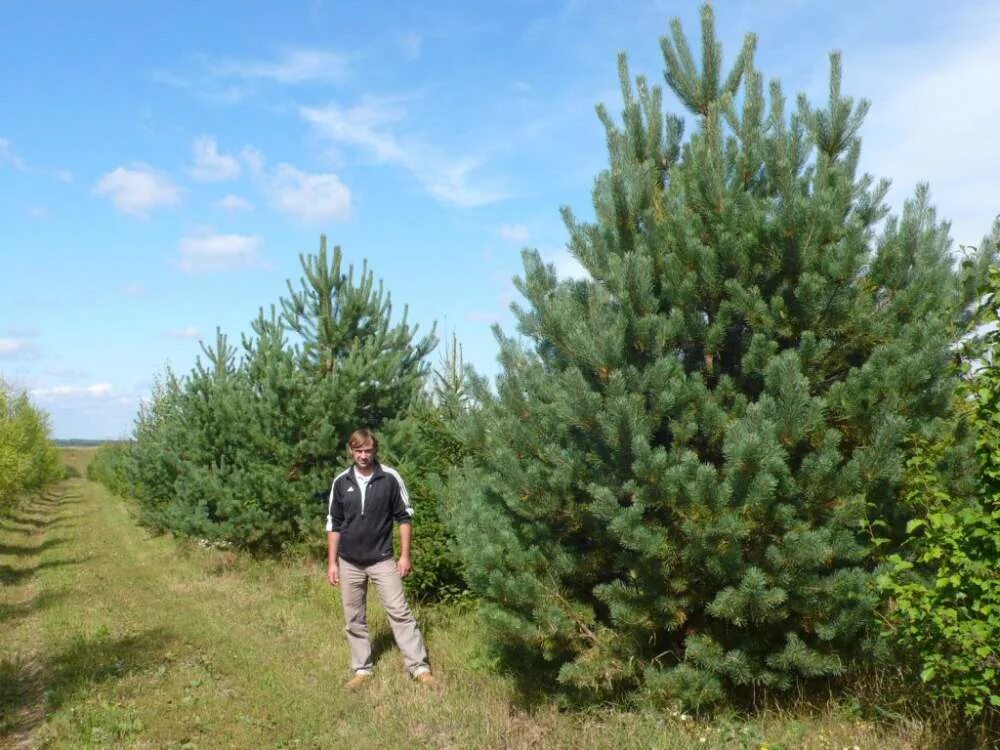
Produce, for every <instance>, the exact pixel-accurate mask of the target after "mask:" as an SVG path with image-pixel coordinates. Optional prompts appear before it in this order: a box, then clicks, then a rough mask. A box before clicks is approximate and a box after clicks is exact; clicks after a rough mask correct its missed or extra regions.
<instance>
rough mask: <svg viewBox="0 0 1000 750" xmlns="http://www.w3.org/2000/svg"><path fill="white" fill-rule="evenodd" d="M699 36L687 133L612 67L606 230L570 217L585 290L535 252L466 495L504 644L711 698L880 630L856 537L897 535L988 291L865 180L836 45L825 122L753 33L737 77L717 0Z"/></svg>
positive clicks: (471, 570) (650, 93)
mask: <svg viewBox="0 0 1000 750" xmlns="http://www.w3.org/2000/svg"><path fill="white" fill-rule="evenodd" d="M701 30H702V34H701V37H702V43H701V47H702V59H701V65H700V69H699V67H698V65H697V64H696V62H695V59H694V56H693V54H692V52H691V49H690V47H689V45H688V43H687V40H686V38H685V36H684V34H683V31H682V29H681V26H680V23H679V22H678V21H676V20H675V21H674V22H673V24H672V26H671V33H670V36H669V37H668V38H665V39H664V40H663V41H662V49H663V54H664V60H665V65H666V83H667V85H668V87H669V88H670V90H671V91H672V92H673V93H674V94H675V95H676V97H677V98H678V99H679V100H680V102H681V103H682V104H683V105H684V107H685V108H686V109H687V111H688V113H689V115H690V118H691V120H690V122H689V123H688V124H690V123H693V126H694V128H693V132H692V134H691V136H690V137H689V138H687V139H685V138H684V137H683V130H684V125H685V124H686V123H685V122H684V121H683V120H682V119H681V118H679V117H676V116H673V115H667V114H664V112H663V92H662V90H661V89H660V88H659V87H656V86H650V85H649V84H648V83H647V81H646V80H645V79H644V78H642V77H639V78H638V79H637V80H636V83H635V85H634V86H633V84H632V83H631V77H630V74H629V71H628V67H627V62H626V60H625V57H624V56H622V57H621V58H620V59H619V72H620V78H621V87H622V96H623V100H624V107H623V112H622V123H621V124H620V125H619V124H616V123H615V122H614V121H613V119H612V118H611V117H610V116H609V115H608V113H607V112H606V110H605V109H604V108H603V107H598V116H599V117H600V119H601V120H602V122H603V123H604V125H605V128H606V130H607V142H608V151H609V157H610V165H609V167H608V169H607V170H605V171H604V172H602V173H601V174H600V175H599V176H598V178H597V180H596V184H595V189H594V199H593V200H594V209H595V214H596V220H595V221H594V222H591V223H588V222H581V221H578V220H577V219H576V218H575V217H574V216H573V214H572V213H571V212H570V211H569V210H565V209H564V218H565V222H566V225H567V228H568V231H569V236H570V243H569V247H570V249H571V251H572V252H573V254H574V256H575V257H576V258H577V259H578V260H579V262H580V263H581V264H582V266H583V267H584V268H585V269H586V271H587V273H588V276H589V278H587V279H585V280H562V281H561V280H559V279H558V278H557V275H556V273H555V270H554V268H553V267H551V266H546V265H545V264H543V263H542V261H541V259H540V257H539V255H538V254H537V253H535V252H526V253H525V254H524V276H523V278H521V279H519V280H518V281H517V284H518V289H519V290H520V291H521V293H522V294H523V296H524V298H525V300H526V305H525V306H523V307H515V314H516V316H517V319H518V332H519V334H520V338H517V337H508V336H505V335H504V334H503V333H502V332H500V331H499V330H497V336H498V338H499V341H500V344H501V355H500V359H501V365H502V372H501V374H500V375H499V376H498V378H497V382H496V387H497V395H496V397H495V398H491V396H490V394H489V393H487V392H483V393H481V394H480V398H481V399H483V400H484V402H486V403H485V405H484V408H483V410H482V412H481V418H480V419H479V421H478V433H477V437H476V439H477V440H478V441H481V443H482V444H483V445H484V446H485V447H484V451H483V453H482V455H480V456H476V457H473V458H472V459H471V460H469V461H467V462H466V464H465V466H463V467H462V469H461V471H456V472H453V474H452V481H451V483H450V485H449V492H450V495H451V498H450V502H451V503H452V506H453V507H454V508H455V510H456V513H455V515H454V523H455V528H456V536H457V537H458V539H459V540H460V542H461V544H462V547H463V556H464V559H465V564H466V568H467V576H468V581H469V584H470V586H471V588H472V589H473V591H474V592H475V593H477V594H479V595H480V596H481V597H482V599H483V601H484V606H483V610H484V615H485V616H486V618H487V620H488V622H489V623H490V625H491V627H492V630H493V633H494V640H495V642H496V643H497V645H498V648H499V649H500V650H501V651H502V652H508V653H515V654H516V655H517V657H518V660H519V661H518V663H520V664H532V665H534V667H535V668H542V669H548V670H549V671H550V673H551V674H552V675H554V676H555V677H556V678H557V680H558V682H559V683H560V684H562V685H563V686H564V687H565V688H566V689H568V690H570V691H578V692H579V693H581V694H584V695H591V696H606V695H612V694H616V693H619V692H621V691H628V690H635V689H640V690H641V691H642V692H643V694H644V695H645V696H646V697H647V698H648V699H650V700H654V701H661V702H663V701H674V700H680V701H682V702H683V703H685V704H686V705H688V706H693V707H699V706H706V705H710V704H712V703H714V702H716V701H719V700H721V699H722V698H723V697H724V696H725V695H726V694H727V693H729V694H732V695H735V694H743V695H747V696H748V695H752V694H754V693H755V692H756V691H758V690H761V689H783V688H787V687H789V686H790V685H792V684H793V683H795V682H797V681H799V680H803V679H808V678H816V677H823V676H830V675H837V674H840V673H842V672H843V670H844V668H845V665H846V663H847V662H848V661H849V660H850V659H851V658H853V657H854V656H855V655H856V654H857V652H858V649H859V646H860V645H861V644H862V643H863V642H864V641H865V639H866V638H868V636H869V635H870V633H871V629H872V628H871V626H872V622H873V617H872V611H873V608H874V607H875V606H876V604H877V595H876V593H875V591H874V587H873V585H872V574H871V567H872V563H871V559H870V548H869V546H868V544H867V542H866V537H865V535H864V533H863V531H864V529H865V527H866V524H867V523H868V519H870V518H885V519H887V521H886V522H887V523H889V524H890V525H892V526H893V527H894V528H895V530H896V532H897V533H898V534H901V533H902V529H901V526H902V525H903V524H904V523H905V520H906V519H905V518H899V517H897V515H898V514H897V513H896V511H895V501H896V499H897V496H898V491H899V483H900V476H901V472H902V470H903V463H904V455H903V446H904V439H905V438H906V437H907V436H908V435H909V434H911V433H918V432H922V431H923V432H928V431H932V430H933V429H934V426H935V425H936V424H937V422H936V421H935V420H936V419H937V418H938V417H939V416H941V415H942V414H944V413H946V412H947V410H948V408H949V398H950V395H951V393H952V387H953V382H952V380H951V379H950V378H949V376H948V375H947V374H946V373H947V368H946V367H945V364H946V363H947V361H948V357H949V351H948V347H949V344H950V342H951V341H952V340H953V338H954V336H956V335H957V334H956V331H957V330H958V329H959V327H960V324H961V322H962V315H963V312H962V311H963V310H964V301H965V300H964V298H963V295H962V291H963V289H965V288H967V286H963V283H962V279H961V278H959V274H957V273H956V272H955V270H954V269H953V267H952V263H951V259H950V257H949V254H948V249H949V239H948V234H947V229H948V227H947V224H941V223H939V222H938V221H937V219H936V217H935V213H934V211H933V209H932V208H931V206H930V203H929V200H928V193H927V190H926V188H921V189H919V190H918V191H917V194H916V196H915V197H914V198H913V199H912V200H910V201H909V202H908V203H907V204H906V206H905V208H904V209H903V212H902V216H901V217H900V218H895V217H887V209H886V208H885V206H884V205H883V200H884V198H885V195H886V191H887V189H888V183H887V182H885V181H882V182H875V181H874V180H873V179H872V178H871V177H869V176H868V175H859V174H858V169H857V167H858V161H859V156H860V148H861V141H860V138H859V136H858V132H859V129H860V126H861V123H862V120H863V117H864V114H865V112H866V110H867V107H868V104H867V102H864V101H861V102H858V103H855V102H854V101H853V100H851V99H850V98H847V97H845V96H843V95H842V93H841V88H840V83H841V62H840V57H839V56H838V55H836V54H834V55H832V56H831V72H830V88H829V100H828V103H827V104H826V106H825V107H823V108H820V109H815V108H813V107H812V106H811V105H810V104H809V103H808V101H807V100H806V99H805V97H802V96H800V97H799V98H798V101H797V104H796V106H795V107H794V108H792V109H791V110H790V111H789V109H788V107H787V106H786V102H785V97H784V95H783V93H782V90H781V87H780V85H779V84H778V83H777V82H772V83H771V84H770V85H769V87H768V89H767V93H766V94H765V87H764V83H763V78H762V76H761V74H760V73H759V72H758V71H757V70H756V69H755V68H754V65H753V57H754V49H755V39H754V37H753V36H752V35H749V36H747V38H746V40H745V43H744V45H743V47H742V49H741V51H740V53H739V54H738V56H737V58H736V60H735V62H734V64H733V65H732V68H731V69H730V70H729V71H728V72H725V71H724V70H723V65H722V55H721V48H720V45H719V43H718V41H717V40H716V37H715V32H714V21H713V15H712V10H711V8H710V7H709V6H705V7H704V8H703V9H702V29H701ZM883 219H884V220H885V221H884V226H883V228H882V230H881V233H880V234H877V229H878V226H879V223H880V222H882V221H883ZM522 342H526V343H522Z"/></svg>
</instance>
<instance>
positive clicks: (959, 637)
mask: <svg viewBox="0 0 1000 750" xmlns="http://www.w3.org/2000/svg"><path fill="white" fill-rule="evenodd" d="M998 301H1000V269H993V270H992V271H991V273H990V287H989V289H988V290H987V294H986V297H985V303H984V307H985V309H987V310H989V311H990V312H991V314H992V316H993V318H994V320H993V323H994V325H996V324H997V323H998V322H1000V316H998V315H997V313H996V305H997V303H998ZM998 356H1000V332H998V331H997V330H996V329H995V328H994V329H993V331H992V332H990V333H989V334H987V336H986V337H985V347H984V348H980V347H974V348H973V358H972V361H971V366H972V367H974V368H976V369H975V371H974V373H973V374H972V375H971V377H970V378H969V380H968V381H967V382H966V383H965V385H964V387H963V388H962V390H961V392H960V407H959V409H958V414H959V423H958V424H957V425H956V431H958V430H961V429H964V428H971V429H972V431H973V433H974V435H975V455H976V463H977V471H976V472H975V473H974V475H973V477H974V480H975V481H974V488H973V492H972V493H971V494H970V495H962V494H957V493H956V492H955V491H954V488H953V487H951V486H949V485H948V484H947V482H948V474H947V473H946V472H943V471H942V470H941V459H942V457H943V456H944V455H945V454H946V453H947V452H948V449H949V447H950V445H949V443H950V442H951V440H950V439H948V438H946V439H944V440H939V441H937V442H928V441H919V442H918V443H917V446H916V450H915V453H914V456H913V458H912V459H911V460H910V461H909V463H908V475H907V492H906V501H907V503H908V505H909V506H910V507H911V508H914V509H918V510H919V511H920V512H919V513H918V517H917V518H914V519H913V520H911V521H910V522H909V524H908V525H907V527H906V532H907V534H908V539H907V542H906V544H905V546H904V549H903V551H902V552H901V553H900V554H894V555H892V556H890V558H889V563H890V565H889V568H888V570H887V571H886V572H885V573H884V574H883V575H881V576H880V577H879V582H880V584H881V586H882V589H883V591H884V592H885V593H886V595H887V596H889V597H891V604H892V606H891V607H890V609H889V611H888V612H887V614H886V618H885V626H886V627H885V636H886V637H887V638H888V639H889V640H890V642H892V643H893V644H894V645H895V646H896V647H898V648H899V649H901V651H902V652H903V654H904V655H905V657H906V658H907V659H908V660H911V661H912V662H913V663H915V664H917V665H918V666H919V674H920V679H921V680H922V681H923V682H924V683H925V684H926V685H927V687H928V689H929V691H930V693H931V694H932V695H933V696H934V697H936V698H942V699H947V700H950V701H955V702H957V703H958V704H960V705H961V707H962V710H963V712H964V713H965V715H966V716H967V717H969V718H976V717H980V716H981V715H982V714H983V713H984V712H987V713H993V714H995V715H994V716H993V717H992V720H996V719H997V718H998V717H997V715H996V714H997V712H998V711H1000V360H998V359H997V357H998Z"/></svg>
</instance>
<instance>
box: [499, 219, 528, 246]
mask: <svg viewBox="0 0 1000 750" xmlns="http://www.w3.org/2000/svg"><path fill="white" fill-rule="evenodd" d="M500 238H501V239H503V240H505V241H507V242H515V243H522V242H527V241H528V228H527V227H526V226H524V224H504V225H503V226H501V227H500Z"/></svg>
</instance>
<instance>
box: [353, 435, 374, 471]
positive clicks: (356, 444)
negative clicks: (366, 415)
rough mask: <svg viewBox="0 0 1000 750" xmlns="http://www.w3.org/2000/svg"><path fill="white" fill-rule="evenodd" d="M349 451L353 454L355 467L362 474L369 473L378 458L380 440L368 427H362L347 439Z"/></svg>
mask: <svg viewBox="0 0 1000 750" xmlns="http://www.w3.org/2000/svg"><path fill="white" fill-rule="evenodd" d="M347 450H349V451H350V453H351V459H352V460H353V461H354V465H355V466H357V467H358V468H359V469H360V470H361V471H362V472H368V471H369V470H371V469H372V467H373V466H374V465H375V460H376V458H377V456H378V438H377V437H375V433H374V432H372V431H371V430H369V429H368V428H367V427H362V428H361V429H360V430H355V431H354V432H352V433H351V436H350V437H349V438H347Z"/></svg>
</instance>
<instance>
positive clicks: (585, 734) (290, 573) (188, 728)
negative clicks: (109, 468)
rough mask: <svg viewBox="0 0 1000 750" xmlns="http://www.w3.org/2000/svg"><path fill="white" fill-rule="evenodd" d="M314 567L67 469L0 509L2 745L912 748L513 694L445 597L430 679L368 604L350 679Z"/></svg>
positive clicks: (835, 726)
mask: <svg viewBox="0 0 1000 750" xmlns="http://www.w3.org/2000/svg"><path fill="white" fill-rule="evenodd" d="M66 455H67V459H68V461H69V463H71V464H75V465H77V466H78V467H81V468H82V465H83V463H84V462H85V461H86V459H87V454H86V452H85V451H82V450H78V451H67V454H66ZM323 573H324V571H323V570H322V569H321V568H320V567H319V566H317V565H308V564H304V563H301V562H295V563H278V562H270V563H262V562H255V561H251V560H247V559H245V558H243V557H240V556H237V555H234V554H231V553H227V552H225V551H220V550H211V549H202V548H199V547H197V546H195V545H187V544H181V543H178V542H177V541H176V540H174V539H172V538H170V537H168V536H150V535H149V534H148V533H147V532H146V531H145V530H143V529H142V528H140V527H139V526H137V525H136V523H135V522H134V519H133V518H132V517H131V515H130V512H129V505H128V504H127V503H125V502H123V501H121V500H120V499H117V498H113V497H111V496H109V495H108V494H107V493H106V492H105V491H104V490H103V488H101V487H99V486H97V485H95V484H92V483H90V482H87V481H86V480H83V479H74V480H69V481H67V482H64V483H62V484H61V485H59V487H58V488H56V489H55V490H54V491H51V492H50V493H49V494H47V495H45V496H40V497H37V498H35V499H33V500H31V501H30V502H28V503H27V504H26V505H25V506H23V507H22V508H21V509H19V510H18V511H16V512H15V513H14V514H13V515H10V516H8V517H7V518H3V519H0V577H2V583H3V588H2V590H0V647H2V650H0V746H4V747H14V748H20V747H32V748H33V747H55V748H79V747H133V748H225V747H233V748H295V747H305V748H328V747H330V748H332V747H338V746H359V745H362V743H363V744H366V745H369V746H377V747H385V748H395V747H411V748H412V747H418V748H422V747H432V748H479V747H487V748H508V747H510V748H527V747H536V748H558V747H566V748H581V747H594V748H598V747H615V748H630V747H635V748H639V747H643V748H648V747H662V748H687V747H745V748H751V747H752V748H759V747H760V746H761V745H762V744H767V746H768V747H771V748H775V747H786V748H788V747H824V748H825V747H837V748H841V747H853V746H854V745H858V746H860V747H886V746H890V747H907V746H913V745H912V743H911V741H910V740H908V739H907V737H906V736H905V735H903V734H896V735H891V736H886V735H884V734H880V733H879V732H878V731H877V729H876V728H875V727H873V726H871V725H869V724H865V723H862V722H858V721H854V720H845V719H843V718H842V717H838V716H832V715H820V716H818V717H816V718H815V719H814V720H808V721H806V720H801V719H793V720H789V719H788V718H787V717H780V716H773V717H764V718H762V719H761V720H760V721H759V722H754V723H746V722H740V721H737V720H731V721H725V720H723V721H716V722H714V723H713V724H711V725H709V724H699V723H697V722H693V721H685V720H682V718H680V717H676V716H675V717H668V716H664V715H659V714H655V713H649V712H647V713H635V714H628V713H624V712H620V711H617V712H616V711H607V712H593V713H589V714H582V715H581V714H562V713H560V712H559V711H557V710H556V709H555V708H554V707H552V706H549V705H540V706H534V707H526V706H524V705H521V704H519V703H518V701H517V700H516V697H515V694H514V691H513V688H512V685H511V684H510V682H509V681H507V680H505V679H503V678H501V677H499V676H497V675H495V674H493V673H491V672H489V671H488V670H486V669H477V668H476V664H477V656H476V654H477V653H478V650H477V645H476V644H477V643H478V640H477V636H478V634H477V630H476V624H475V619H474V618H473V617H472V616H471V615H469V614H459V613H455V612H454V611H448V610H445V609H441V608H439V609H425V610H424V611H422V612H419V613H418V619H419V620H420V622H421V625H422V628H423V629H424V632H425V635H426V636H427V640H428V646H429V649H430V652H431V655H432V659H433V660H434V663H435V667H436V670H437V672H438V674H439V676H440V678H441V683H442V685H441V689H440V690H438V691H427V690H424V689H422V688H420V687H419V686H417V685H416V684H414V683H413V682H412V681H410V680H409V679H408V678H407V677H406V675H405V674H404V672H403V670H402V664H401V661H400V659H399V655H398V652H396V650H395V648H394V645H393V644H392V638H391V635H390V633H389V629H388V625H387V623H386V622H385V620H384V618H383V617H382V615H381V611H380V610H379V609H378V608H377V607H375V608H373V611H372V613H371V622H372V629H373V635H374V641H375V649H376V653H377V654H379V655H380V656H379V658H378V662H377V673H376V677H375V679H374V681H373V684H372V685H371V687H370V689H368V690H367V691H365V692H364V693H363V694H362V695H355V694H350V693H346V692H344V691H343V690H342V689H341V685H342V683H343V681H344V679H345V678H346V676H347V675H346V666H347V664H348V654H347V647H346V643H345V641H344V638H343V635H342V631H341V628H342V617H341V614H340V604H339V600H338V599H337V596H336V594H335V593H334V592H333V591H332V590H331V589H330V587H329V586H328V585H327V584H326V583H325V580H324V576H323ZM373 598H374V597H373ZM910 736H913V735H912V734H911V735H910ZM345 743H346V744H345Z"/></svg>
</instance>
